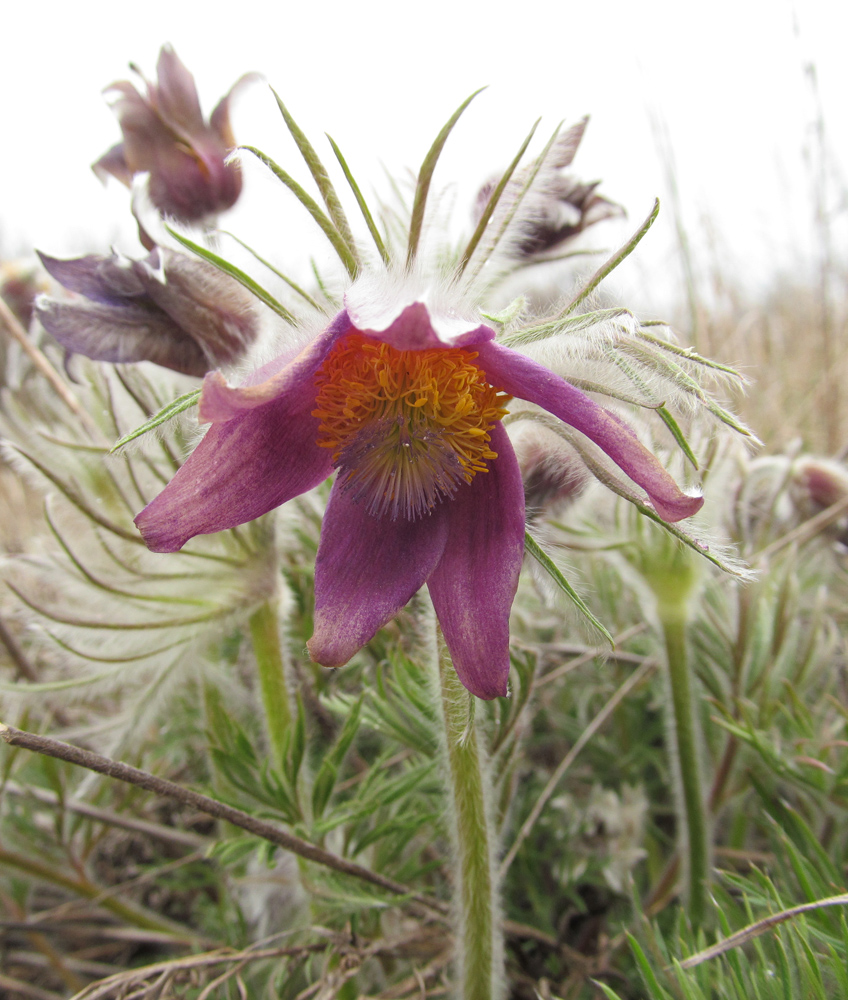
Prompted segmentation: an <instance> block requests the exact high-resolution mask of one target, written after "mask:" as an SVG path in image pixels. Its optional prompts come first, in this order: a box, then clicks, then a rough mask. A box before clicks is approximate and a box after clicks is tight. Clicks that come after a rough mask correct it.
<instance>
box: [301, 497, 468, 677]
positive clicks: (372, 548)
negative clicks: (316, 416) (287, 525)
mask: <svg viewBox="0 0 848 1000" xmlns="http://www.w3.org/2000/svg"><path fill="white" fill-rule="evenodd" d="M451 503H452V501H446V502H445V503H443V504H441V505H440V506H439V507H436V508H435V509H434V510H433V512H432V514H430V515H429V516H428V517H423V518H420V519H419V520H417V521H409V520H407V519H406V518H398V519H397V520H396V521H392V520H390V519H389V518H385V517H375V516H374V515H372V514H369V513H368V511H367V509H366V506H365V504H363V503H361V502H360V501H358V500H356V499H354V498H353V495H352V494H351V492H350V491H348V490H345V489H344V487H342V486H339V484H338V482H336V483H335V484H334V486H333V492H332V493H331V494H330V502H329V504H328V506H327V512H326V514H325V515H324V524H323V526H322V528H321V544H320V545H319V547H318V559H317V561H316V563H315V632H314V634H313V636H312V638H311V639H310V640H309V642H308V643H307V646H308V647H309V654H310V656H311V657H312V659H313V660H315V661H316V663H320V664H322V665H323V666H325V667H340V666H341V665H342V664H344V663H347V661H348V660H349V659H350V658H351V657H352V656H353V655H354V653H356V652H357V650H359V649H361V648H362V646H364V645H365V643H366V642H368V641H369V639H371V638H372V637H373V636H374V634H375V633H376V632H377V630H378V629H380V628H382V627H383V625H385V624H386V623H387V622H389V621H391V619H392V618H394V616H395V615H396V614H397V613H398V612H399V611H400V610H401V608H403V607H404V605H405V604H406V603H407V602H408V601H409V600H410V599H411V598H412V596H413V595H414V594H415V593H416V591H417V590H418V589H419V588H420V587H421V585H422V584H423V583H424V581H425V580H426V579H427V577H428V576H429V575H430V573H432V571H433V569H434V568H435V566H436V564H437V563H438V561H439V558H440V557H441V555H442V551H443V549H444V547H445V539H446V537H447V518H446V517H445V514H446V513H447V508H448V506H449V505H450V504H451Z"/></svg>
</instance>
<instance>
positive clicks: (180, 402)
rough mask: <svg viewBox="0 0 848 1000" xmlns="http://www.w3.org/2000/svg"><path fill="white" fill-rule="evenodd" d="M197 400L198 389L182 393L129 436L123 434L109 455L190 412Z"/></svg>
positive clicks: (198, 396)
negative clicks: (178, 416) (179, 415)
mask: <svg viewBox="0 0 848 1000" xmlns="http://www.w3.org/2000/svg"><path fill="white" fill-rule="evenodd" d="M199 398H200V389H192V390H191V392H186V393H183V395H182V396H178V397H177V398H176V399H175V400H174V401H173V402H172V403H168V405H167V406H165V407H163V408H162V409H161V410H160V411H159V412H158V413H156V414H154V415H153V416H152V417H151V418H150V419H149V420H147V421H145V423H143V424H142V425H141V426H140V427H136V429H135V430H134V431H130V432H129V434H125V435H124V436H123V437H122V438H119V439H118V440H117V441H116V442H115V443H114V444H113V445H112V449H111V451H110V454H114V453H115V452H116V451H120V450H121V448H123V447H124V445H126V444H129V443H130V441H135V439H136V438H138V437H141V436H142V434H147V432H148V431H152V430H153V428H154V427H158V426H159V425H160V424H164V423H166V422H167V421H168V420H171V419H172V418H173V417H176V416H177V414H179V413H183V412H185V411H186V410H190V409H191V408H192V406H196V405H197V401H198V399H199Z"/></svg>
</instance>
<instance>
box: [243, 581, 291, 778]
mask: <svg viewBox="0 0 848 1000" xmlns="http://www.w3.org/2000/svg"><path fill="white" fill-rule="evenodd" d="M277 611H278V608H277V602H276V601H275V600H273V599H271V600H268V601H266V602H265V603H264V604H261V605H260V606H259V607H258V608H257V609H256V611H254V612H253V614H252V615H251V616H250V636H251V639H252V640H253V652H254V654H255V656H256V666H257V668H258V671H259V687H260V691H261V694H262V706H263V708H264V709H265V725H266V728H267V731H268V739H269V741H270V743H271V752H272V754H273V759H274V764H275V765H276V766H277V767H282V766H283V762H284V760H285V747H286V739H287V734H288V732H289V730H290V729H291V725H292V705H291V701H290V699H289V691H288V684H287V683H286V664H285V659H284V656H283V647H282V644H281V642H280V627H279V621H278V615H277Z"/></svg>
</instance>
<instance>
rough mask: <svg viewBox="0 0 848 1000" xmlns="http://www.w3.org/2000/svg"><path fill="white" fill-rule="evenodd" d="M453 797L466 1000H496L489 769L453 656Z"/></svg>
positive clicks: (500, 980)
mask: <svg viewBox="0 0 848 1000" xmlns="http://www.w3.org/2000/svg"><path fill="white" fill-rule="evenodd" d="M439 690H440V694H441V707H442V717H443V720H444V726H445V736H446V740H445V749H446V751H447V777H448V784H449V788H448V793H449V795H450V798H451V813H452V818H453V823H452V834H453V848H454V857H455V877H456V901H457V905H456V909H457V911H458V912H457V913H456V919H457V924H458V933H457V959H458V963H459V973H460V985H459V989H458V991H457V995H458V996H460V997H462V1000H494V998H496V997H498V996H500V995H501V988H502V986H503V984H504V979H505V976H504V970H503V940H502V929H501V925H500V914H499V912H498V910H499V907H498V888H497V877H496V874H495V871H496V869H495V865H494V864H493V861H494V850H495V834H494V826H493V824H492V821H491V816H490V813H489V809H488V804H487V799H488V796H487V780H488V769H487V767H486V762H485V755H484V752H483V750H482V749H481V747H480V745H479V743H478V739H477V731H476V729H475V726H474V700H473V698H472V696H471V695H470V694H469V693H468V692H467V691H466V690H465V688H464V687H463V686H462V684H461V683H460V680H459V678H458V677H457V675H456V671H455V670H454V668H453V664H452V663H451V660H450V657H449V656H448V654H447V652H446V651H445V652H443V653H442V654H441V655H440V656H439Z"/></svg>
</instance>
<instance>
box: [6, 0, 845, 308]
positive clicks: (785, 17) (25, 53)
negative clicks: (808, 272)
mask: <svg viewBox="0 0 848 1000" xmlns="http://www.w3.org/2000/svg"><path fill="white" fill-rule="evenodd" d="M798 6H799V7H800V8H801V9H800V10H797V11H796V10H795V5H794V3H793V2H792V0H769V2H767V0H736V2H731V0H711V2H710V3H705V4H694V3H683V2H679V0H678V2H676V3H673V2H665V0H641V2H634V0H630V2H624V0H606V2H600V0H595V2H593V3H590V2H586V0H582V2H573V0H572V2H571V3H568V2H563V0H556V2H553V0H549V2H547V3H545V2H539V0H521V2H519V3H513V4H510V5H506V4H505V3H502V2H499V0H488V3H486V4H480V3H475V4H473V5H472V4H470V3H467V2H465V0H427V2H424V3H417V4H405V3H401V2H399V0H394V2H385V0H361V2H356V0H346V2H343V3H342V2H338V0H323V2H321V0H318V2H313V3H310V4H308V5H307V4H306V3H305V2H302V0H301V2H285V0H275V2H273V3H269V2H257V0H230V2H229V3H227V4H219V3H217V2H208V3H206V4H202V5H201V4H197V3H191V4H188V3H184V2H181V0H169V2H162V0H145V2H142V3H136V4H132V5H129V4H123V3H118V2H115V0H110V2H101V0H79V2H76V3H69V2H65V0H63V2H61V3H56V2H36V3H23V2H16V3H12V4H7V5H6V8H5V9H4V13H3V15H2V28H1V29H0V30H2V36H3V41H4V45H3V50H4V51H3V57H2V59H0V135H2V137H3V138H2V143H3V148H2V156H0V250H1V251H3V252H4V253H5V254H7V255H14V254H26V253H28V252H30V251H31V248H32V247H34V246H35V247H38V248H40V249H42V250H45V251H46V252H48V253H51V254H54V255H56V256H62V255H67V256H70V255H73V254H78V253H83V252H93V251H101V252H105V250H106V249H107V247H108V245H109V243H110V242H116V243H117V244H118V245H119V246H121V248H122V249H124V250H126V251H127V252H131V253H132V252H136V251H137V250H138V247H137V245H136V244H135V243H134V240H133V237H132V233H133V227H132V223H131V220H130V219H129V215H128V196H127V192H126V191H125V190H124V189H123V188H122V187H121V186H120V185H119V184H118V183H117V182H112V183H110V184H109V186H108V187H107V188H106V189H104V188H103V186H102V185H101V184H100V182H99V181H98V180H97V179H96V178H95V177H94V175H93V174H92V173H91V170H90V168H89V164H90V163H91V162H92V161H93V160H95V159H96V158H97V157H98V156H99V155H100V154H101V153H103V152H104V151H105V150H106V149H107V148H108V147H109V146H110V145H112V144H113V143H114V142H116V141H118V139H119V137H120V135H119V130H118V126H117V122H116V120H115V119H114V117H113V115H112V113H111V111H110V110H109V109H108V107H107V106H106V104H105V103H104V101H103V99H102V97H101V95H100V92H101V90H102V89H103V87H105V86H106V85H108V84H109V83H111V82H113V81H114V80H117V79H126V78H131V77H130V74H129V73H128V70H127V63H128V62H129V61H130V60H133V61H135V62H136V63H138V64H139V66H141V67H142V69H143V70H145V71H146V72H147V73H148V75H150V76H152V75H153V73H154V69H155V64H156V58H157V54H158V49H159V46H160V45H161V44H162V43H163V42H165V41H170V42H171V43H172V44H173V45H174V47H175V48H176V51H177V53H178V54H179V56H180V57H181V58H182V60H183V61H184V62H185V63H186V65H187V66H188V67H189V68H190V69H191V70H192V72H193V73H194V75H195V79H196V81H197V83H198V88H199V90H200V94H201V101H202V103H203V105H204V108H205V109H206V111H207V112H208V111H209V110H211V108H212V107H213V106H214V104H215V103H216V102H217V100H218V98H219V97H220V96H221V95H222V94H223V93H224V92H225V91H226V90H227V89H228V87H229V86H230V84H231V83H232V82H233V81H234V80H235V79H236V77H238V76H240V75H241V74H242V73H243V72H246V71H248V70H258V71H259V72H261V73H263V74H264V76H265V77H266V78H267V80H268V82H269V83H271V84H272V85H273V86H274V87H275V88H276V89H277V90H278V91H279V92H280V94H281V96H282V97H283V99H284V100H285V101H286V103H287V105H288V106H289V108H290V110H291V111H292V113H293V114H294V115H295V117H296V118H297V119H298V121H299V123H300V124H301V125H302V126H303V127H304V129H305V130H306V131H307V133H308V134H309V135H310V137H311V138H312V140H313V142H314V143H315V144H316V145H317V146H318V148H319V150H321V149H323V148H324V147H323V146H322V142H323V135H322V133H323V132H324V131H327V132H329V133H330V134H331V135H333V137H334V138H335V139H336V141H337V142H338V143H339V145H340V146H341V148H342V150H343V151H344V153H345V155H346V157H347V159H348V162H349V163H350V165H351V167H352V169H353V170H354V173H355V175H356V176H357V179H358V180H359V182H360V184H361V185H362V186H363V188H364V189H365V190H366V191H367V190H369V189H370V186H371V184H372V183H374V184H375V185H377V186H378V188H379V189H380V190H383V191H385V185H384V183H383V181H382V166H381V164H385V165H386V166H387V167H388V168H390V169H391V170H393V171H399V170H401V169H402V168H405V167H409V168H412V169H413V170H415V169H417V167H418V166H419V164H420V162H421V159H422V157H423V155H424V153H425V152H426V150H427V148H428V147H429V144H430V142H431V141H432V139H433V138H434V137H435V135H436V133H437V132H438V130H439V129H440V127H441V126H442V125H443V123H444V122H445V120H446V119H447V118H448V117H449V115H450V114H451V113H452V111H453V110H454V109H455V107H456V106H457V105H458V104H459V103H460V102H461V101H462V100H463V99H464V98H465V97H466V96H467V95H468V94H469V93H471V92H472V91H473V90H475V89H476V88H477V87H479V86H481V85H482V84H489V85H490V86H489V89H488V91H486V92H485V93H484V94H481V95H480V96H479V97H478V98H477V100H476V101H475V102H474V104H473V105H472V106H471V108H470V109H469V110H468V111H467V112H466V115H465V117H464V118H463V120H462V121H461V122H460V124H459V126H458V127H457V129H456V130H455V132H454V136H453V137H452V138H451V140H450V142H449V145H448V147H447V149H446V151H445V154H444V156H443V160H442V162H441V164H440V168H439V171H438V173H437V175H436V180H435V187H437V188H440V189H441V188H444V187H445V186H447V185H448V184H449V183H451V182H453V181H456V182H457V184H458V186H457V189H456V200H457V212H460V211H461V212H464V211H465V203H466V202H467V201H468V200H470V199H471V197H472V196H473V194H474V192H475V190H476V187H477V185H478V184H479V183H480V182H481V181H482V180H484V179H485V178H486V177H487V176H488V175H489V174H491V173H492V172H495V171H497V170H498V169H499V168H503V166H505V165H506V163H507V162H508V161H509V159H510V158H511V157H512V155H513V154H514V152H515V150H516V149H517V147H518V145H519V144H520V143H521V141H522V139H523V138H524V135H525V134H526V132H527V131H528V130H529V127H530V126H531V124H532V123H533V121H534V120H535V119H536V118H537V117H538V116H539V115H543V116H544V120H543V123H542V127H541V129H540V132H539V134H538V135H539V137H541V136H542V135H544V137H545V138H546V137H547V136H548V135H549V134H550V132H551V131H552V130H553V128H554V127H555V126H556V124H557V122H558V121H559V120H560V119H562V118H565V119H566V121H567V122H572V121H574V120H576V119H577V118H579V117H581V116H582V115H583V114H586V113H589V114H590V115H591V116H592V121H591V124H590V126H589V129H588V131H587V134H586V136H585V138H584V142H583V146H582V148H581V150H580V152H579V154H578V157H577V159H576V161H575V165H574V167H575V172H576V173H578V174H579V175H580V176H581V177H582V178H584V179H586V180H594V179H597V178H602V179H603V182H604V183H603V187H602V191H603V192H604V193H606V194H607V195H608V196H610V197H611V198H613V199H614V200H616V201H619V202H620V203H622V204H623V205H624V206H625V207H626V208H627V210H628V212H629V216H630V218H629V221H628V222H627V223H626V224H622V225H621V226H620V227H617V225H609V224H608V225H606V226H604V227H603V232H601V233H599V238H600V240H601V243H602V245H605V246H613V245H615V244H616V243H619V242H621V241H622V240H623V239H624V238H625V236H626V235H627V231H628V229H632V228H634V227H635V225H636V224H637V223H638V222H639V221H640V220H641V219H642V218H644V216H645V215H646V214H647V213H648V211H649V210H650V208H651V205H652V203H653V198H654V196H655V195H659V196H660V197H661V198H663V203H664V208H663V211H662V212H661V215H660V220H659V222H658V223H657V225H656V226H655V227H654V230H653V231H652V232H651V234H649V236H648V237H647V239H646V240H645V242H644V243H643V244H642V247H640V249H639V251H637V254H638V260H636V261H634V259H633V258H631V261H630V262H628V263H627V264H626V265H625V269H624V272H623V278H622V280H623V282H624V285H625V287H627V286H628V282H629V288H628V291H629V292H630V293H631V294H633V295H635V296H636V300H637V301H636V302H635V303H634V305H636V307H637V308H639V307H640V305H641V303H642V302H643V301H644V302H648V303H650V302H652V301H654V300H655V296H654V292H655V293H656V295H657V296H660V293H664V292H667V291H668V289H669V288H671V287H676V285H677V283H678V282H679V271H678V269H677V264H676V262H675V259H674V255H673V252H672V247H673V245H674V221H673V213H672V211H671V200H670V199H669V198H668V197H667V185H666V176H665V169H664V166H663V163H662V161H661V158H660V157H659V155H658V153H657V142H656V137H655V135H656V132H655V129H653V128H652V125H651V120H652V117H653V118H655V119H656V118H657V117H659V118H660V119H662V120H663V121H664V122H665V125H666V126H667V130H668V134H669V135H670V137H671V142H672V145H673V149H674V159H675V164H676V177H677V183H678V186H679V189H680V196H681V202H682V205H683V217H684V221H685V223H686V226H687V229H688V230H689V232H690V235H691V236H692V237H693V239H694V240H695V242H696V244H697V245H698V246H700V245H701V243H702V236H703V233H704V225H703V220H704V219H708V220H709V225H710V227H711V229H712V231H713V232H714V240H713V243H714V246H715V253H716V254H717V255H718V256H719V259H720V261H721V264H722V267H723V268H724V269H725V270H726V273H727V274H729V275H730V276H732V277H739V278H740V279H742V280H744V281H746V282H749V283H751V284H754V283H755V282H756V281H758V280H762V279H763V278H764V277H766V276H769V275H771V274H773V273H774V271H775V270H776V269H777V268H782V269H793V270H799V269H801V268H803V267H805V266H806V264H807V263H808V262H809V260H810V259H812V255H813V254H814V248H815V246H816V244H815V242H814V239H813V233H814V222H813V219H814V207H813V201H812V198H811V195H810V191H811V189H812V179H811V178H812V175H811V172H810V168H809V165H805V160H804V152H805V149H806V150H807V151H808V152H809V150H810V148H811V140H812V130H811V126H812V122H813V121H814V118H815V103H814V101H813V98H812V92H811V89H810V87H809V85H808V83H807V81H806V78H805V74H804V66H805V64H806V63H808V62H814V63H815V66H816V71H817V75H818V87H819V93H820V96H821V100H822V103H823V106H824V112H825V124H826V128H827V129H828V142H829V143H830V145H831V147H832V149H833V152H834V155H835V162H836V163H837V164H839V165H840V166H841V167H845V166H846V165H848V127H846V116H845V107H844V101H845V97H846V95H848V59H846V58H845V54H844V50H845V38H846V28H848V4H846V3H845V2H844V0H803V3H799V4H798ZM234 125H235V130H236V135H237V138H238V139H239V140H240V141H242V142H249V143H251V144H253V145H257V146H259V147H260V148H262V149H265V150H266V151H267V152H268V153H269V154H270V155H272V156H273V157H274V158H275V159H277V160H278V162H281V163H283V164H284V165H286V166H287V167H288V168H289V169H291V170H292V172H293V173H296V175H297V176H302V171H301V169H300V166H299V164H298V160H297V153H296V151H295V150H294V147H293V146H292V145H291V142H290V140H289V139H288V138H287V134H286V132H285V129H284V126H283V123H282V120H281V119H280V118H279V116H278V112H277V111H276V108H275V106H274V104H273V101H272V99H271V97H270V95H269V93H268V92H267V91H266V90H265V89H264V87H263V86H262V85H261V84H260V85H258V86H255V87H254V88H252V89H250V90H248V91H247V92H245V93H244V94H243V95H242V97H241V99H240V100H239V102H238V104H237V106H236V110H235V114H234ZM541 141H544V140H541ZM541 141H540V142H539V145H541ZM537 148H538V147H537ZM331 161H333V156H332V153H331V152H330V150H329V147H327V158H326V162H327V163H330V162H331ZM247 180H248V184H247V187H246V190H247V196H246V197H245V206H244V212H245V213H247V212H248V211H249V213H250V218H249V219H248V218H247V217H246V216H245V219H244V221H243V222H242V220H241V218H239V219H238V221H231V220H229V219H227V220H224V224H225V225H227V226H228V227H229V228H234V229H235V230H236V231H237V232H238V234H239V235H242V236H244V237H245V238H247V239H248V240H249V241H251V240H252V241H253V242H254V243H255V244H258V246H257V249H261V250H262V251H263V252H265V253H267V254H270V255H271V256H273V258H274V259H275V261H277V262H278V263H279V265H280V266H282V267H284V268H287V269H289V270H295V271H296V270H298V267H297V264H296V262H297V261H298V260H302V258H303V257H304V241H306V242H307V243H308V246H307V247H306V248H305V249H306V251H307V253H313V252H314V251H315V250H316V249H318V248H320V247H321V240H322V237H321V235H320V233H318V232H317V231H316V232H315V233H312V232H311V230H310V229H309V225H311V224H310V223H308V222H306V223H304V222H303V221H302V218H301V215H300V212H301V210H300V209H299V208H298V206H297V205H296V204H295V202H294V200H293V199H292V198H291V196H289V195H287V194H286V193H285V192H282V191H280V190H278V187H277V185H276V182H274V183H273V184H272V183H271V182H270V181H269V180H267V179H266V178H264V177H262V176H261V175H260V174H259V173H256V172H254V171H251V172H250V173H249V174H248V175H247ZM341 184H342V185H344V181H343V179H342V180H341ZM846 187H848V185H845V184H843V185H842V191H843V194H844V190H845V189H846ZM837 191H838V186H836V187H834V192H837ZM833 200H834V205H835V203H836V193H834V195H833ZM846 212H848V208H846V206H845V205H844V199H843V205H842V215H843V220H844V216H845V214H846ZM257 227H258V228H257ZM698 259H699V261H700V263H702V265H704V266H706V265H707V264H708V262H709V254H708V253H707V252H706V251H704V250H700V251H699V258H698Z"/></svg>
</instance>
